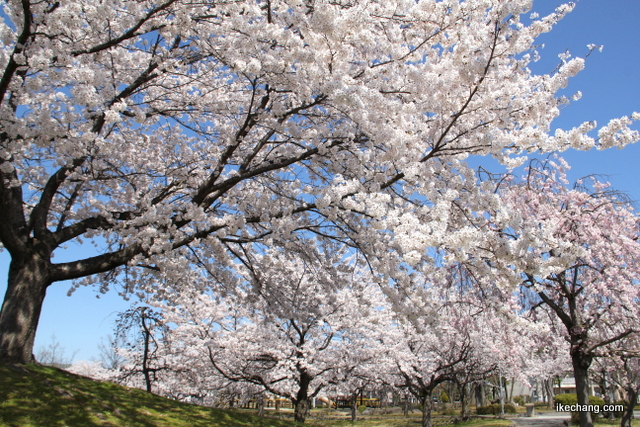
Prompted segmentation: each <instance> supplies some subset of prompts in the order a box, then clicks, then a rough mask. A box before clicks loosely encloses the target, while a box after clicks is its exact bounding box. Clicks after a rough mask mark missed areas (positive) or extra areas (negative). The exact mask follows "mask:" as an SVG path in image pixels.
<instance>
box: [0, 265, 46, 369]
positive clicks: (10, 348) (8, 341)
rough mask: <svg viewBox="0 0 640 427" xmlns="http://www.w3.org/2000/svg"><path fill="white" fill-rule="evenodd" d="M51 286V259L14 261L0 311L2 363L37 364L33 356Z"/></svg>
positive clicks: (0, 353) (0, 355)
mask: <svg viewBox="0 0 640 427" xmlns="http://www.w3.org/2000/svg"><path fill="white" fill-rule="evenodd" d="M50 284H51V279H50V277H49V269H48V259H45V258H43V257H42V256H40V255H38V254H29V255H26V256H24V257H22V258H13V259H12V261H11V265H10V266H9V280H8V283H7V291H6V293H5V297H4V302H3V304H2V311H0V360H2V361H3V362H8V363H34V362H36V360H35V358H34V356H33V354H32V353H33V345H34V341H35V338H36V328H37V326H38V321H39V319H40V312H41V311H42V303H43V301H44V298H45V295H46V292H47V287H48V286H49V285H50Z"/></svg>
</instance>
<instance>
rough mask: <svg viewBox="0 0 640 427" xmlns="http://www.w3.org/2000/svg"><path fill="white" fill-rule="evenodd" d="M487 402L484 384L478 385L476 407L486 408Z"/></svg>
mask: <svg viewBox="0 0 640 427" xmlns="http://www.w3.org/2000/svg"><path fill="white" fill-rule="evenodd" d="M486 400H487V399H486V396H485V393H484V384H482V383H478V384H476V406H485V405H486Z"/></svg>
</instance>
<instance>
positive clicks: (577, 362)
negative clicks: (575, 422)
mask: <svg viewBox="0 0 640 427" xmlns="http://www.w3.org/2000/svg"><path fill="white" fill-rule="evenodd" d="M592 360H593V358H592V357H591V356H588V355H585V354H582V353H581V352H580V351H572V352H571V363H572V365H573V376H574V378H575V380H576V394H577V396H578V404H579V405H581V406H582V407H583V408H587V406H588V405H589V367H590V366H591V362H592ZM578 415H579V416H580V427H593V420H592V419H591V412H590V411H580V412H579V413H578Z"/></svg>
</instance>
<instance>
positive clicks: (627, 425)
mask: <svg viewBox="0 0 640 427" xmlns="http://www.w3.org/2000/svg"><path fill="white" fill-rule="evenodd" d="M625 392H626V394H627V396H626V397H627V407H626V408H625V411H624V414H622V420H620V427H631V420H632V419H633V410H634V409H635V407H636V402H637V401H638V390H637V389H635V388H633V387H626V388H625Z"/></svg>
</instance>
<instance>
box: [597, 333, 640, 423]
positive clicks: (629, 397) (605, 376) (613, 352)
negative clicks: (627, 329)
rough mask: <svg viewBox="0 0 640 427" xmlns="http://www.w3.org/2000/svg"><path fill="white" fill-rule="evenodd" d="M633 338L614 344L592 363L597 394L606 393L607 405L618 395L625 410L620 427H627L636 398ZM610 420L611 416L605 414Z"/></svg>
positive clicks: (639, 366) (638, 367) (638, 379)
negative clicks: (599, 386)
mask: <svg viewBox="0 0 640 427" xmlns="http://www.w3.org/2000/svg"><path fill="white" fill-rule="evenodd" d="M638 340H639V337H638V335H637V334H634V335H632V336H629V337H627V338H625V339H622V340H620V341H617V342H616V343H614V344H613V345H611V346H610V348H608V349H607V351H606V353H605V354H604V355H603V357H600V358H598V359H597V360H595V365H596V366H597V367H598V372H597V375H598V376H600V378H599V379H600V380H601V381H600V382H599V384H600V385H601V390H603V392H605V393H607V395H606V396H605V398H604V400H605V402H606V403H607V404H616V403H618V402H616V401H615V397H614V396H615V394H616V391H618V390H619V391H620V392H621V398H622V399H623V400H624V401H625V405H626V408H625V410H624V411H623V413H622V418H621V420H620V426H621V427H631V420H632V419H633V418H634V415H633V411H634V409H635V407H636V405H637V403H638V396H640V352H639V351H638V345H639V344H640V343H639V342H638ZM609 415H610V418H613V413H609Z"/></svg>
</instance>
